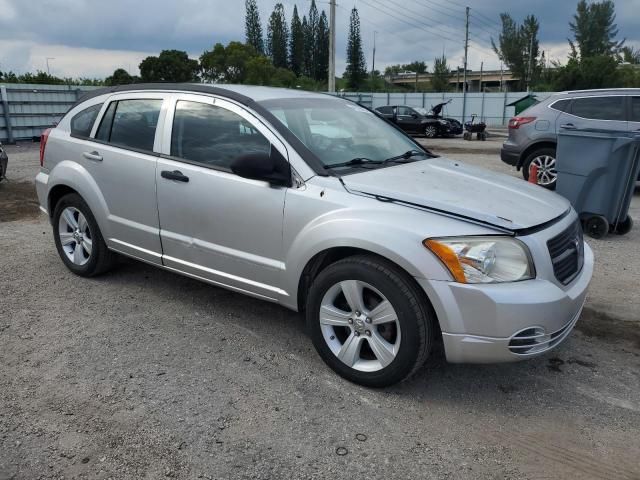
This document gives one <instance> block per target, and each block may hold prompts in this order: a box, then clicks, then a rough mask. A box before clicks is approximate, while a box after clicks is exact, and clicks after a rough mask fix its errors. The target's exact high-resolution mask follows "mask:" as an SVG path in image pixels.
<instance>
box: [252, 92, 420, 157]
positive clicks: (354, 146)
mask: <svg viewBox="0 0 640 480" xmlns="http://www.w3.org/2000/svg"><path fill="white" fill-rule="evenodd" d="M260 104H261V105H262V106H263V107H265V108H266V109H267V110H269V111H270V112H271V113H272V114H273V115H275V116H276V117H277V118H278V120H280V121H281V122H282V123H283V124H284V125H285V126H286V127H287V128H288V129H289V130H290V131H291V132H292V133H293V134H294V135H295V136H296V137H298V139H299V140H300V141H301V142H302V143H304V145H305V146H306V147H307V148H308V149H309V150H311V152H313V153H314V154H315V155H316V156H317V157H318V158H319V159H320V161H321V162H322V163H323V165H324V166H325V167H331V166H332V165H337V164H342V163H346V162H349V161H351V160H353V159H361V160H363V161H366V162H368V161H371V162H382V161H384V160H386V159H389V158H391V157H395V156H398V155H402V154H404V153H405V152H408V151H416V150H419V151H420V152H422V149H420V148H419V146H418V145H417V144H416V143H414V142H413V141H412V140H411V139H410V138H407V137H406V136H405V135H404V134H403V133H402V132H400V131H398V130H396V129H395V128H394V127H392V126H391V125H389V124H388V123H387V122H386V121H384V120H382V119H380V118H379V117H378V116H377V115H375V114H374V113H372V112H370V111H369V110H367V109H365V108H362V107H360V106H359V105H357V104H355V103H352V102H349V101H347V100H342V99H337V98H330V97H328V98H326V99H321V98H316V99H304V98H295V99H294V98H286V99H275V100H267V101H263V102H260ZM424 154H425V155H428V154H427V153H424ZM344 168H349V166H346V165H345V167H344Z"/></svg>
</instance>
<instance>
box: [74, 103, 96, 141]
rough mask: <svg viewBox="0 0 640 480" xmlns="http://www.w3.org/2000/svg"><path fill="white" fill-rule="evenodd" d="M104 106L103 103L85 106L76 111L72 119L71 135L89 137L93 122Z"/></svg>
mask: <svg viewBox="0 0 640 480" xmlns="http://www.w3.org/2000/svg"><path fill="white" fill-rule="evenodd" d="M101 108H102V103H99V104H97V105H92V106H90V107H88V108H85V109H84V110H82V111H81V112H78V113H76V114H75V115H74V116H73V118H72V119H71V122H70V123H71V135H73V136H74V137H81V138H89V135H90V134H91V129H92V128H93V124H94V123H95V121H96V118H97V117H98V113H99V112H100V109H101Z"/></svg>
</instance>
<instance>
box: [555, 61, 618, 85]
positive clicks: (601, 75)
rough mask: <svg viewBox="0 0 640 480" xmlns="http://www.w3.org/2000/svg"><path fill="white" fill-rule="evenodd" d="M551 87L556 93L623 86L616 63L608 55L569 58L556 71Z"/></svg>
mask: <svg viewBox="0 0 640 480" xmlns="http://www.w3.org/2000/svg"><path fill="white" fill-rule="evenodd" d="M551 84H552V87H553V89H554V90H556V91H562V90H583V89H591V88H616V87H621V86H622V85H623V80H622V77H621V71H620V69H618V62H617V60H616V58H615V57H612V56H610V55H596V56H592V57H585V58H580V59H578V58H570V59H569V61H568V62H567V65H566V66H564V67H560V68H558V69H556V71H555V72H554V74H553V79H552V83H551Z"/></svg>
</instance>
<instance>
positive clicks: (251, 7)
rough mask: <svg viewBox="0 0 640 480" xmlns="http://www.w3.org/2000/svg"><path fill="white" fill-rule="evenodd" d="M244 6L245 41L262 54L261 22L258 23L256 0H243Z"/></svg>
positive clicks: (258, 13) (258, 14)
mask: <svg viewBox="0 0 640 480" xmlns="http://www.w3.org/2000/svg"><path fill="white" fill-rule="evenodd" d="M245 7H246V15H245V19H244V25H245V35H246V42H247V44H249V45H251V46H252V47H253V48H254V49H255V50H256V52H258V53H259V54H261V55H262V54H264V40H263V39H262V24H261V23H260V12H259V11H258V5H257V4H256V0H245Z"/></svg>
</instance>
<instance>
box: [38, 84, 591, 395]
mask: <svg viewBox="0 0 640 480" xmlns="http://www.w3.org/2000/svg"><path fill="white" fill-rule="evenodd" d="M40 152H41V154H40V157H41V158H40V161H41V165H42V168H41V171H40V173H39V174H38V176H37V177H36V185H37V190H38V197H39V199H40V205H41V209H42V210H43V211H44V212H45V213H47V214H48V215H49V217H50V219H51V224H52V226H53V231H54V238H55V243H56V247H57V250H58V253H59V254H60V257H61V259H62V261H63V262H64V264H65V265H66V266H67V267H68V268H69V270H71V271H72V272H74V273H76V274H78V275H82V276H92V275H97V274H100V273H103V272H105V271H106V270H108V269H109V267H110V266H111V265H112V264H113V261H114V257H115V254H116V253H119V254H123V255H127V256H129V257H133V258H136V259H139V260H142V261H144V262H147V263H151V264H154V265H157V266H159V267H161V268H165V269H167V270H170V271H172V272H176V273H180V274H183V275H187V276H189V277H192V278H195V279H198V280H202V281H205V282H208V283H211V284H213V285H217V286H222V287H225V288H229V289H231V290H235V291H237V292H241V293H245V294H248V295H252V296H254V297H258V298H261V299H264V300H269V301H272V302H277V303H279V304H281V305H283V306H285V307H287V308H290V309H292V310H296V311H301V312H302V311H304V312H305V316H306V320H307V324H308V330H309V333H310V336H311V338H312V341H313V343H314V345H315V347H316V349H317V351H318V353H319V354H320V356H321V357H322V358H323V360H324V361H325V362H326V363H327V364H328V365H329V366H330V367H331V368H332V369H333V370H335V371H336V372H337V373H338V374H340V375H342V376H343V377H345V378H347V379H349V380H351V381H354V382H357V383H360V384H363V385H368V386H375V387H380V386H385V385H390V384H393V383H395V382H398V381H400V380H402V379H404V378H406V377H408V376H409V375H411V374H412V373H413V372H415V371H416V370H417V369H418V368H419V367H420V366H421V365H422V364H423V363H424V362H425V361H426V360H427V359H428V357H429V354H430V352H431V351H432V348H433V346H434V344H435V343H436V342H437V341H440V339H442V342H443V344H444V351H445V354H446V357H447V360H448V361H450V362H471V363H484V362H486V363H488V362H509V361H514V360H521V359H525V358H530V357H534V356H537V355H540V354H543V353H544V352H547V351H548V350H550V349H552V348H554V347H556V346H557V345H558V344H560V343H561V342H562V341H563V340H564V339H565V338H566V337H567V336H568V335H569V333H570V331H571V330H572V328H573V326H574V325H575V323H576V321H577V320H578V317H579V316H580V312H581V310H582V306H583V304H584V301H585V296H586V292H587V286H588V284H589V281H590V279H591V275H592V272H593V254H592V252H591V250H590V249H589V247H588V246H587V245H586V244H585V243H584V242H583V239H582V231H581V228H580V224H579V222H578V217H577V215H576V212H575V211H574V210H573V209H572V208H571V206H570V205H569V203H568V202H567V201H565V200H564V199H562V198H561V197H559V196H557V195H555V194H554V193H552V192H549V191H547V190H545V189H542V188H540V187H537V186H535V185H531V184H528V183H526V182H524V181H522V180H518V179H516V178H512V177H508V176H496V175H495V174H494V173H489V172H487V171H485V170H483V169H479V168H474V167H470V166H467V165H464V164H462V163H460V162H457V161H453V160H448V159H445V158H438V157H436V156H435V155H433V154H431V153H430V152H429V151H428V150H425V149H424V148H423V147H422V146H420V144H418V143H416V142H415V141H414V140H412V139H411V138H410V137H408V136H407V135H405V134H404V133H403V132H402V131H400V130H398V129H397V128H396V127H394V126H393V125H392V124H390V123H388V122H387V121H386V120H384V119H383V118H380V117H379V116H377V115H376V114H375V113H373V112H371V111H369V110H367V109H365V108H362V107H360V106H359V105H357V104H354V103H351V102H349V101H347V100H344V99H341V98H336V97H331V96H328V95H324V94H316V93H306V92H300V91H295V90H284V89H275V88H266V87H249V86H232V85H224V86H213V85H202V84H199V85H186V84H161V85H131V86H121V87H115V88H110V89H104V90H97V91H95V92H93V93H91V94H90V96H88V97H85V98H83V99H82V100H81V101H80V102H79V103H78V104H77V105H76V106H74V107H73V108H72V109H71V110H70V111H69V112H68V113H67V114H66V115H65V116H64V118H63V119H62V120H61V122H60V123H59V125H58V126H57V127H56V128H53V129H51V130H49V131H46V132H45V133H44V134H43V135H42V139H41V149H40Z"/></svg>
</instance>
